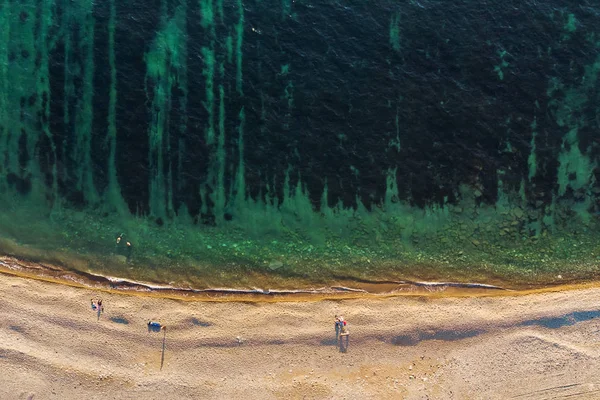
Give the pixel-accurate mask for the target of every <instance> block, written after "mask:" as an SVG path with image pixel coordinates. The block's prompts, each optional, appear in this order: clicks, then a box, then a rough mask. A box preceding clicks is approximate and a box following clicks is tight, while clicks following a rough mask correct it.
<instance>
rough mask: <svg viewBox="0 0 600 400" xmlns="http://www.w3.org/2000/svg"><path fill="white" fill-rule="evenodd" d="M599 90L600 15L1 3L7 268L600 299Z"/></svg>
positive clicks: (298, 5)
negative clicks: (403, 284) (474, 284)
mask: <svg viewBox="0 0 600 400" xmlns="http://www.w3.org/2000/svg"><path fill="white" fill-rule="evenodd" d="M599 73H600V8H599V7H598V5H597V4H596V3H595V2H592V1H577V2H575V1H556V0H554V1H549V2H543V4H541V2H534V1H511V0H509V1H488V2H483V3H482V2H476V1H471V0H468V1H467V0H465V1H452V2H449V1H425V0H424V1H409V2H388V1H382V2H376V3H374V4H370V3H368V2H364V1H353V0H351V1H343V2H341V1H340V2H336V1H319V2H310V1H305V0H298V1H289V0H283V1H280V2H274V1H259V0H255V1H242V0H237V1H225V0H215V1H213V0H190V1H187V0H154V1H140V0H119V1H116V0H106V1H99V2H92V1H89V0H19V1H17V0H0V236H1V237H2V238H3V240H2V241H0V249H1V250H2V251H3V252H4V253H7V254H11V255H17V256H21V257H25V258H30V259H34V260H38V261H44V262H48V263H56V264H61V265H63V266H67V267H69V268H73V269H80V270H84V271H88V270H89V271H92V272H94V273H105V274H111V275H117V276H122V277H128V278H136V279H143V280H150V281H154V282H176V283H177V284H184V283H185V284H191V285H193V286H196V287H200V286H202V287H207V286H214V285H226V286H252V285H254V284H257V283H261V282H262V283H265V282H266V283H268V284H270V285H276V286H277V285H278V286H297V285H302V284H314V283H327V282H332V281H336V280H348V279H363V280H364V279H385V278H415V279H416V278H418V279H436V280H439V279H444V280H455V281H472V280H478V281H483V282H513V283H528V284H547V283H556V282H568V281H576V280H578V281H580V280H589V279H597V277H598V275H599V271H598V261H599V260H600V247H599V246H598V245H597V243H599V239H600V227H599V216H600V199H599V196H600V183H599V182H598V178H600V169H599V167H598V163H599V161H600V106H599V104H600V83H599V80H598V74H599ZM559 275H560V278H559V277H558V276H559Z"/></svg>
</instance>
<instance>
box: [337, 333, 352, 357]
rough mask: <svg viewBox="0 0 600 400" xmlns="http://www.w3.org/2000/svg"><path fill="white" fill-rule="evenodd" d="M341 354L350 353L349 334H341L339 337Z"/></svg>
mask: <svg viewBox="0 0 600 400" xmlns="http://www.w3.org/2000/svg"><path fill="white" fill-rule="evenodd" d="M338 340H339V345H340V353H346V352H347V351H348V344H349V343H350V335H349V334H345V335H343V334H340V336H339V339H338Z"/></svg>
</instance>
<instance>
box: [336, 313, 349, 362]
mask: <svg viewBox="0 0 600 400" xmlns="http://www.w3.org/2000/svg"><path fill="white" fill-rule="evenodd" d="M339 320H340V335H339V345H340V351H341V352H342V353H345V352H347V351H348V342H349V341H350V331H349V330H348V326H347V325H348V324H347V323H346V321H345V320H344V317H342V316H340V317H339ZM344 341H345V343H344Z"/></svg>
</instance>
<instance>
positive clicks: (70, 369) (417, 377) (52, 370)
mask: <svg viewBox="0 0 600 400" xmlns="http://www.w3.org/2000/svg"><path fill="white" fill-rule="evenodd" d="M0 290H1V292H2V296H1V297H0V399H52V398H56V399H144V400H150V399H187V398H189V399H204V398H207V399H238V398H239V399H280V398H281V399H334V398H335V399H509V398H516V399H556V398H568V399H573V398H577V399H599V398H600V376H599V374H598V371H597V370H598V367H599V366H600V341H599V338H600V319H598V318H592V317H594V316H595V314H590V313H581V312H589V311H591V312H597V311H599V310H600V306H599V304H598V299H599V298H600V289H594V288H588V289H579V290H570V291H564V292H554V293H541V294H530V295H515V296H494V297H445V298H444V297H425V296H418V297H393V298H375V299H373V298H370V299H353V300H340V301H328V300H323V301H318V302H279V303H251V302H206V301H203V302H199V301H182V300H171V299H164V298H163V299H161V298H152V297H143V296H132V295H122V294H114V293H102V292H98V291H94V290H90V289H81V288H73V287H69V286H64V285H58V284H53V283H46V282H40V281H36V280H31V279H23V278H20V277H15V276H9V275H0ZM97 296H101V297H102V298H103V301H104V304H105V312H104V314H102V315H101V316H100V318H99V319H98V318H97V315H96V313H95V312H93V311H92V310H91V308H90V298H92V297H97ZM574 312H575V314H572V313H574ZM336 313H340V314H343V315H344V317H346V319H347V320H348V321H349V327H350V332H351V337H350V346H349V349H348V352H347V353H340V352H339V351H338V349H337V348H336V347H335V345H334V340H333V339H334V338H333V336H334V332H333V316H334V314H336ZM565 315H567V316H569V318H570V319H569V318H562V317H563V316H565ZM539 318H546V320H542V322H544V323H545V325H547V326H544V325H543V324H542V325H540V324H539ZM548 318H557V319H556V320H550V319H548ZM150 319H151V320H156V321H160V322H161V323H163V324H165V325H167V327H168V329H167V331H166V335H164V336H163V333H162V332H159V333H154V332H148V330H147V325H146V322H147V321H148V320H150ZM536 320H538V322H533V321H536ZM528 321H529V322H528ZM550 325H552V326H550ZM555 325H556V326H555ZM163 337H164V360H163V359H162V355H163ZM238 338H239V339H238ZM443 339H446V340H443ZM448 339H452V340H448ZM161 364H162V369H161Z"/></svg>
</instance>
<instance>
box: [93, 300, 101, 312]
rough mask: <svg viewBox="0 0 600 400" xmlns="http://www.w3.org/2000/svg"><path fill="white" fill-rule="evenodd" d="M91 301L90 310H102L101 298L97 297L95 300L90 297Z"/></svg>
mask: <svg viewBox="0 0 600 400" xmlns="http://www.w3.org/2000/svg"><path fill="white" fill-rule="evenodd" d="M91 302H92V310H93V311H98V312H99V313H101V312H104V306H103V305H102V299H98V300H97V301H94V299H91Z"/></svg>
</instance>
